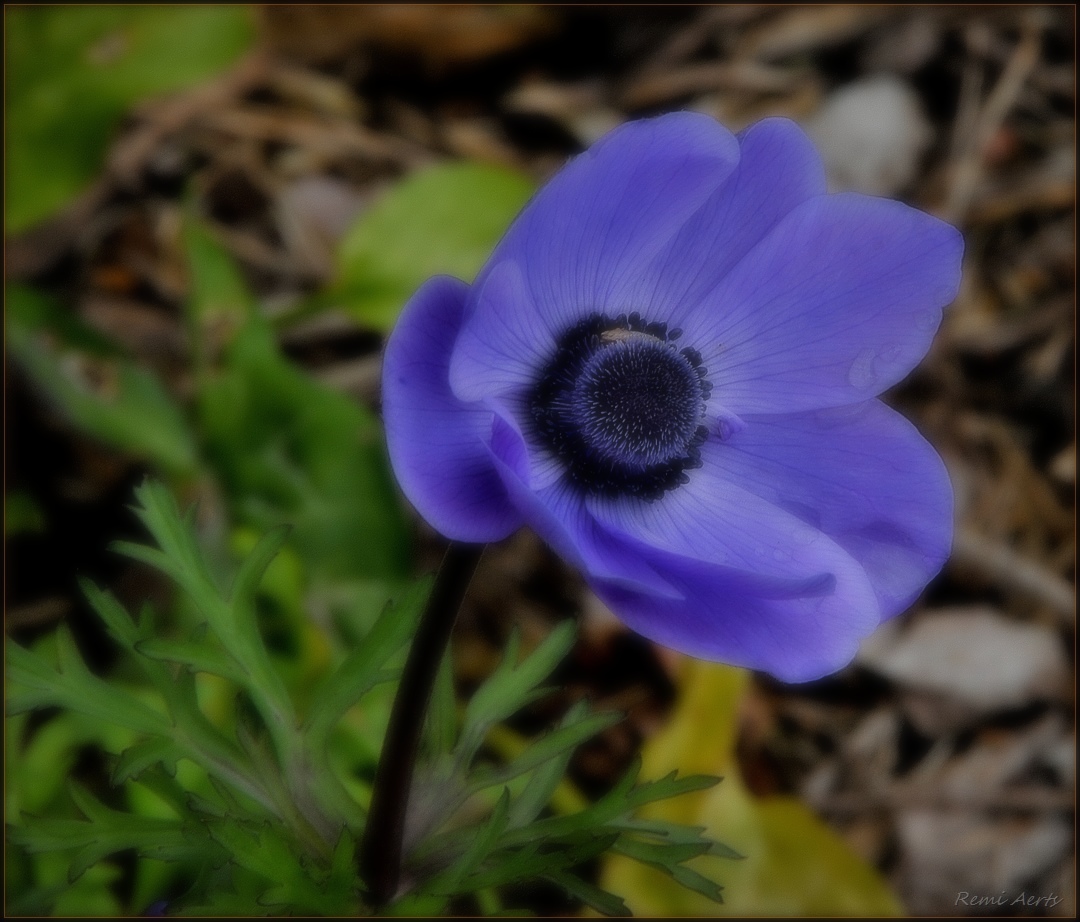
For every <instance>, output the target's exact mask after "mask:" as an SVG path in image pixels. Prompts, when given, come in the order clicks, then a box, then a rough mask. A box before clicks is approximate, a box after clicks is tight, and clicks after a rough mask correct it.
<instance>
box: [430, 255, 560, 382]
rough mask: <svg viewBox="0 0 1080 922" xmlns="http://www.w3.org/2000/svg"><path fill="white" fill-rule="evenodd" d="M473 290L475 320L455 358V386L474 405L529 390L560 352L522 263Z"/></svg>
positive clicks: (506, 265) (504, 266)
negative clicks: (473, 402) (537, 305)
mask: <svg viewBox="0 0 1080 922" xmlns="http://www.w3.org/2000/svg"><path fill="white" fill-rule="evenodd" d="M474 287H475V288H476V290H477V294H476V295H474V300H473V307H472V320H471V321H469V322H466V324H465V326H464V328H463V330H462V332H461V336H459V337H458V340H457V343H456V344H455V345H454V354H453V356H452V357H451V359H450V385H451V387H453V389H454V393H455V394H457V396H458V397H460V398H461V399H462V400H469V401H472V400H481V399H483V398H485V397H496V396H502V395H505V394H507V393H509V392H512V391H515V390H520V389H521V388H524V387H527V386H528V385H529V384H532V383H533V382H534V381H535V379H536V378H537V376H538V375H539V372H540V369H542V368H543V367H544V365H545V364H546V363H547V359H548V357H549V356H550V355H552V354H553V353H554V351H555V336H554V335H553V334H552V332H551V331H550V329H549V328H548V327H547V325H546V324H544V323H543V322H542V320H541V318H540V314H539V312H538V311H537V309H536V306H535V304H534V303H533V300H532V297H531V295H530V293H529V289H528V286H527V285H526V283H525V277H524V275H523V274H522V271H521V267H520V266H519V265H518V263H516V262H515V261H513V260H505V261H503V262H501V263H499V264H498V265H496V266H495V267H494V268H493V269H491V271H490V272H486V273H485V274H484V278H483V281H482V282H481V281H479V280H478V281H477V284H476V286H474Z"/></svg>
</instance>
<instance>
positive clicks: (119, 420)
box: [6, 285, 196, 474]
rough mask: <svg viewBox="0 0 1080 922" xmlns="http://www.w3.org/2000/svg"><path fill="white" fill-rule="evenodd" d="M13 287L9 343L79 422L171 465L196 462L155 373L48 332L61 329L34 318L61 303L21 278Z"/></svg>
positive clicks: (185, 469)
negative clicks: (47, 326) (27, 285)
mask: <svg viewBox="0 0 1080 922" xmlns="http://www.w3.org/2000/svg"><path fill="white" fill-rule="evenodd" d="M6 295H7V343H8V346H9V347H10V348H11V351H12V354H13V356H14V357H15V360H16V361H17V362H18V363H19V365H20V366H21V367H22V368H23V369H24V370H25V372H26V373H27V375H28V376H29V377H30V379H31V380H32V381H33V382H34V385H35V387H37V388H38V389H39V390H40V391H41V392H42V393H43V394H45V395H46V396H47V397H48V398H49V399H50V400H51V401H52V402H53V403H54V404H56V406H57V407H58V408H59V409H60V410H61V412H63V413H64V414H65V415H66V416H67V417H68V418H69V419H70V420H71V421H72V422H73V423H74V424H75V425H76V426H78V427H79V428H80V429H82V430H84V431H85V432H87V433H89V434H90V435H92V436H93V437H95V438H97V439H100V440H101V441H102V442H104V443H106V444H108V445H112V446H114V447H116V448H118V449H120V450H121V451H126V452H130V453H131V454H133V455H135V456H136V457H138V458H143V459H145V460H148V461H151V462H153V463H155V464H159V465H161V467H162V468H163V469H164V470H166V471H169V472H171V473H177V474H185V473H190V472H191V471H193V470H194V467H195V459H196V451H195V446H194V442H193V439H192V436H191V433H190V431H189V429H188V427H187V423H186V421H185V419H184V416H183V413H182V412H181V410H180V408H179V406H178V405H177V404H176V403H175V402H174V401H173V399H172V398H171V397H170V396H169V394H168V393H167V392H166V391H165V389H164V388H163V387H162V385H161V383H160V382H159V381H158V379H157V378H156V377H154V375H152V374H151V373H150V372H148V371H145V370H144V369H143V368H141V367H139V366H138V365H136V364H135V363H134V362H133V361H131V360H129V359H124V358H122V357H118V356H113V357H103V356H92V355H90V354H87V353H85V352H81V351H76V350H75V349H73V348H72V344H71V343H69V342H67V341H65V340H63V339H61V340H59V341H58V342H54V341H53V340H55V337H52V336H50V335H49V333H50V332H56V333H59V332H60V331H59V330H56V331H51V330H41V329H36V328H35V327H34V324H35V323H36V322H38V321H39V320H40V319H41V317H43V316H52V313H53V312H55V311H58V310H59V309H58V308H56V307H55V305H53V304H52V303H51V302H48V299H45V298H44V297H43V296H42V295H39V294H38V293H36V292H34V291H32V290H31V289H29V288H25V287H23V286H20V285H8V286H7V288H6ZM43 301H45V302H47V304H46V305H45V306H43V305H42V302H43ZM92 382H93V383H92Z"/></svg>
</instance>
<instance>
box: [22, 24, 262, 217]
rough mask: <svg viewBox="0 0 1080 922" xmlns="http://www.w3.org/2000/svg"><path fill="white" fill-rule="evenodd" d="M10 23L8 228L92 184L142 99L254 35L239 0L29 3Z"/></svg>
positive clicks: (232, 55)
mask: <svg viewBox="0 0 1080 922" xmlns="http://www.w3.org/2000/svg"><path fill="white" fill-rule="evenodd" d="M4 25H5V58H6V64H7V68H6V74H7V85H6V91H7V92H6V99H5V104H6V106H5V108H6V140H7V151H6V154H7V164H6V166H7V182H6V188H5V193H6V196H5V197H6V203H5V207H4V227H5V233H7V234H13V233H18V232H20V231H23V230H25V229H27V228H28V227H30V226H32V225H34V224H36V223H37V222H39V221H41V220H43V219H44V218H46V217H48V216H49V215H50V214H51V213H52V212H54V211H56V210H57V209H58V208H61V207H62V206H63V205H65V204H66V203H67V202H68V201H69V200H70V199H71V198H73V197H74V196H76V195H78V194H79V193H80V192H81V191H82V190H83V189H84V188H85V187H86V186H87V185H88V184H89V183H90V182H91V180H93V178H94V177H95V176H96V175H97V174H98V172H99V171H100V169H101V165H102V161H103V158H104V155H105V151H106V148H107V146H108V144H109V141H110V139H111V137H112V135H113V132H114V131H115V129H116V127H117V124H118V123H119V121H120V118H121V117H122V116H123V114H124V113H125V112H126V111H127V110H128V109H129V108H130V107H131V106H132V105H133V104H134V103H135V102H137V101H139V100H141V99H143V98H145V97H147V96H152V95H156V94H160V93H166V92H170V91H172V90H177V89H180V88H182V87H185V86H189V85H191V84H194V83H197V82H198V81H200V80H203V79H206V78H207V77H209V76H211V75H213V74H214V73H216V72H218V71H220V70H222V69H224V68H225V67H227V66H228V65H229V64H230V63H232V62H233V61H234V60H235V59H236V58H237V57H238V56H239V55H240V54H241V53H242V52H243V51H244V50H245V49H247V48H248V47H249V46H250V45H251V42H252V40H253V38H254V18H253V13H252V11H251V10H250V9H248V8H245V7H240V6H186V7H185V6H127V5H123V4H118V5H111V6H110V5H104V6H77V5H76V6H67V5H65V6H21V7H13V8H11V9H7V10H5V11H4Z"/></svg>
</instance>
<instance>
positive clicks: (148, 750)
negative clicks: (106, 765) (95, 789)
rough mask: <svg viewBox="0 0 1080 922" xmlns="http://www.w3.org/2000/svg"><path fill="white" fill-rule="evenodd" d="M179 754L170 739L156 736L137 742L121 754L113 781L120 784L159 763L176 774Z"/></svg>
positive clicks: (114, 770) (113, 773) (114, 771)
mask: <svg viewBox="0 0 1080 922" xmlns="http://www.w3.org/2000/svg"><path fill="white" fill-rule="evenodd" d="M179 755H180V754H179V753H178V752H177V750H176V746H175V744H174V743H173V741H172V740H169V739H161V738H155V739H149V740H144V741H143V742H141V743H136V744H135V745H134V746H129V747H128V748H127V749H125V750H124V751H123V752H122V753H121V754H120V758H119V759H118V760H117V762H116V765H115V766H114V768H113V772H112V783H113V784H114V785H116V786H119V785H121V784H123V783H124V782H125V781H127V780H128V779H129V778H137V777H138V776H139V775H141V774H142V773H143V772H144V771H146V769H148V768H150V766H152V765H157V764H161V765H163V766H165V770H166V771H168V772H169V773H170V774H175V773H176V760H177V759H178V758H179Z"/></svg>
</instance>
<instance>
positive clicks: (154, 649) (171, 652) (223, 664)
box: [137, 637, 246, 685]
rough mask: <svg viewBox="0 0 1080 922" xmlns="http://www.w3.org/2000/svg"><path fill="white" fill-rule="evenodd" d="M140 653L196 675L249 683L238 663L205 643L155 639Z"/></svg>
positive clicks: (143, 643) (145, 643) (140, 646)
mask: <svg viewBox="0 0 1080 922" xmlns="http://www.w3.org/2000/svg"><path fill="white" fill-rule="evenodd" d="M137 650H138V652H139V653H141V654H143V656H148V657H150V659H156V660H164V661H166V662H170V663H179V664H181V665H182V666H187V667H188V668H189V669H190V670H191V671H192V672H206V673H209V674H211V675H219V676H221V677H222V678H224V679H228V680H229V681H230V682H236V683H237V684H238V685H243V684H244V683H245V681H246V676H245V675H244V670H243V669H242V668H241V667H240V666H239V665H238V664H237V662H236V660H234V659H233V658H232V657H230V656H229V654H228V653H226V652H225V651H223V650H216V649H214V648H213V647H211V646H208V645H207V644H206V643H205V642H195V641H178V640H165V639H162V638H157V637H151V638H148V639H147V640H143V641H140V643H139V644H138V646H137Z"/></svg>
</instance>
